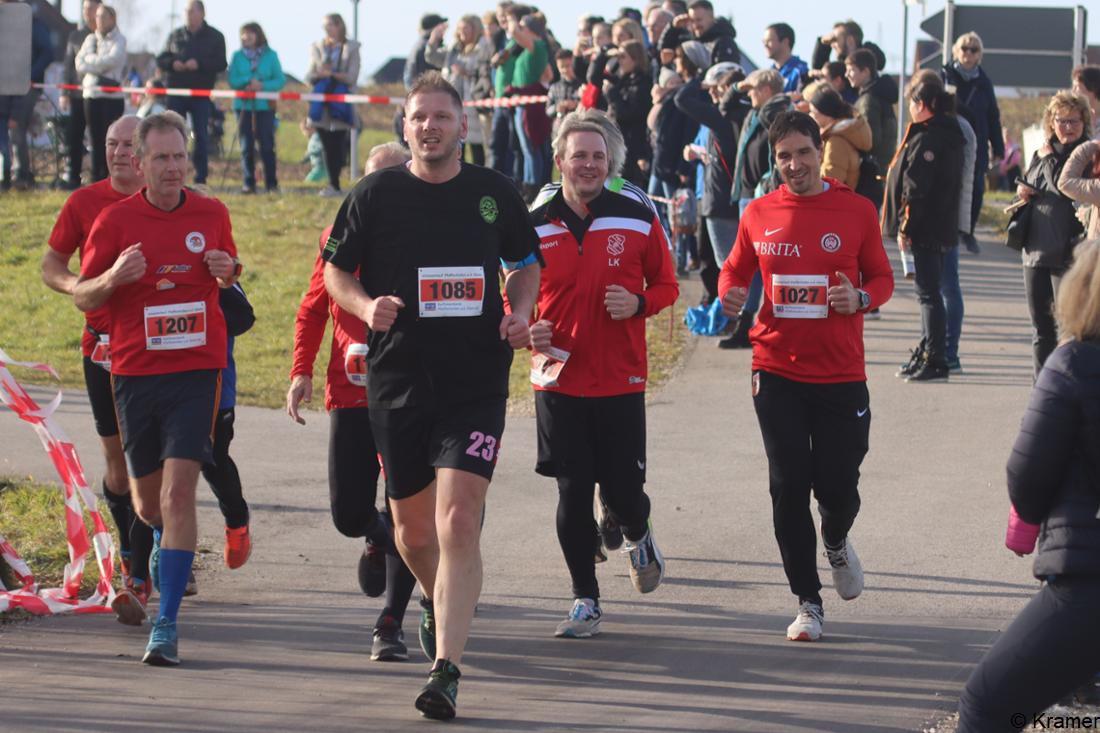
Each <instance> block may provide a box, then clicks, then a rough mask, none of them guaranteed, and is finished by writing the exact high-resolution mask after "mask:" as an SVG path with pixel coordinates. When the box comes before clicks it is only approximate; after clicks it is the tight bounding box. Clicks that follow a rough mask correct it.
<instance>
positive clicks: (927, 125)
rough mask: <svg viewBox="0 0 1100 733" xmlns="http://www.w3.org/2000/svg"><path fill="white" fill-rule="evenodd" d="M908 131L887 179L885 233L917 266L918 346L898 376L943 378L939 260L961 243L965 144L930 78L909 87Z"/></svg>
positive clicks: (947, 99)
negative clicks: (895, 239)
mask: <svg viewBox="0 0 1100 733" xmlns="http://www.w3.org/2000/svg"><path fill="white" fill-rule="evenodd" d="M908 97H909V116H910V119H912V120H913V121H912V123H911V124H910V125H909V129H908V131H906V133H905V140H904V141H903V142H902V144H901V147H900V148H898V152H897V153H896V154H895V155H894V160H893V162H892V163H891V164H890V170H889V171H888V173H887V175H886V201H885V202H884V204H883V207H882V233H883V235H885V236H890V237H897V240H898V247H899V248H900V249H901V250H902V252H910V253H912V256H913V262H914V265H915V267H916V277H915V279H914V284H915V285H916V291H917V300H918V301H919V302H920V310H921V345H920V346H919V347H918V349H917V352H915V353H919V354H922V355H923V358H914V359H913V360H912V361H911V362H910V363H909V364H907V365H906V366H905V367H903V368H902V370H901V372H900V373H899V374H898V376H904V377H906V381H910V382H923V381H929V380H946V379H947V359H946V355H945V351H946V340H947V314H946V311H945V308H944V304H943V296H942V294H941V292H940V285H941V283H942V280H943V260H944V254H945V253H947V252H949V251H950V250H951V248H952V247H955V246H956V245H957V244H958V229H959V227H958V222H959V190H960V187H961V185H962V182H961V180H960V179H961V176H962V164H963V143H964V138H963V134H962V131H961V130H960V129H959V124H958V122H957V121H956V120H955V118H954V98H953V97H952V96H951V95H950V94H948V93H947V92H946V91H945V90H944V87H943V82H942V81H941V80H940V78H939V77H938V76H936V74H935V73H934V72H926V73H920V74H917V75H916V76H915V77H913V81H912V82H911V84H910V88H909V94H908Z"/></svg>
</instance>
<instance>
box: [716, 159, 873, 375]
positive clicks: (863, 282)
mask: <svg viewBox="0 0 1100 733" xmlns="http://www.w3.org/2000/svg"><path fill="white" fill-rule="evenodd" d="M825 182H826V183H827V184H828V186H829V188H828V190H826V191H825V192H824V193H821V194H818V195H817V196H796V195H794V194H792V193H790V192H789V191H788V190H787V187H786V186H781V187H780V188H779V190H778V191H775V192H774V193H771V194H768V195H767V196H764V197H762V198H759V199H756V200H755V201H753V202H752V203H751V204H749V206H748V208H747V209H746V210H745V214H744V216H742V217H741V223H740V225H739V227H738V230H737V241H736V243H735V244H734V247H733V251H732V252H731V253H730V256H729V258H728V259H727V260H726V262H725V263H724V264H723V265H722V273H721V275H719V277H718V294H719V296H725V294H726V293H727V292H728V291H729V289H730V288H733V287H748V285H749V281H750V280H751V279H752V276H753V273H754V272H755V271H756V269H757V267H759V268H760V274H761V275H762V276H763V279H764V301H763V304H762V305H761V306H760V313H759V315H758V316H757V321H756V325H755V326H753V328H752V330H751V331H750V332H749V338H750V339H751V341H752V344H753V350H752V368H753V369H754V370H763V371H766V372H771V373H773V374H778V375H779V376H781V377H786V378H787V379H791V380H794V381H796V382H819V383H832V382H859V381H866V379H867V372H866V367H865V363H864V356H863V314H862V313H861V312H856V313H854V314H852V315H848V316H845V315H841V314H840V313H837V312H836V311H835V310H833V309H832V308H830V307H829V306H828V301H827V299H826V293H827V290H828V288H829V287H831V286H833V285H837V284H839V278H838V277H837V276H836V273H837V272H838V271H839V272H843V273H844V274H845V276H847V278H848V279H849V280H851V281H852V284H853V285H855V286H856V287H857V288H862V289H863V290H866V291H867V293H868V294H869V295H870V296H871V306H870V307H871V308H877V307H879V306H881V305H882V304H883V303H885V302H886V301H887V300H889V299H890V296H891V295H892V294H893V292H894V273H893V270H891V268H890V261H889V260H888V259H887V258H886V250H885V249H884V248H883V246H882V231H881V230H880V229H879V224H878V216H877V214H876V213H875V207H874V205H873V204H872V203H871V202H870V201H868V200H867V199H865V198H864V197H862V196H859V195H858V194H856V193H854V192H853V191H852V190H851V189H850V188H848V187H847V186H845V185H844V184H842V183H840V182H839V181H836V180H834V179H832V178H827V179H825Z"/></svg>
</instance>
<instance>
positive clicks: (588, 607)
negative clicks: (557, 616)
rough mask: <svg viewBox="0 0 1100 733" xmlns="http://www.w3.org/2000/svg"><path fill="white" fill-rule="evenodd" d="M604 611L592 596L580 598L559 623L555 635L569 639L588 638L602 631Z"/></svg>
mask: <svg viewBox="0 0 1100 733" xmlns="http://www.w3.org/2000/svg"><path fill="white" fill-rule="evenodd" d="M601 618H603V611H601V610H600V607H599V606H597V605H596V602H595V601H594V600H592V599H591V598H578V599H577V600H575V601H573V608H572V609H570V611H569V615H568V616H566V617H565V620H564V621H562V622H561V623H560V624H558V628H557V630H555V631H554V636H563V637H566V638H568V639H587V638H589V637H590V636H595V635H596V634H598V633H600V619H601Z"/></svg>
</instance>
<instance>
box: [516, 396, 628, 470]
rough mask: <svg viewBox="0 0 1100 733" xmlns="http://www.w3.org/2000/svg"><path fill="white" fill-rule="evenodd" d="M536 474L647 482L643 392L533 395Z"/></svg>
mask: <svg viewBox="0 0 1100 733" xmlns="http://www.w3.org/2000/svg"><path fill="white" fill-rule="evenodd" d="M535 418H536V423H537V427H538V463H536V464H535V472H536V473H539V474H541V475H543V476H551V477H554V478H570V479H574V480H577V481H581V480H583V481H595V482H597V483H599V484H605V483H606V484H614V485H621V484H624V483H628V484H637V485H639V486H640V485H642V484H644V483H645V460H646V458H645V393H644V392H635V393H632V394H624V395H615V396H613V397H572V396H570V395H564V394H559V393H558V392H550V391H541V390H540V391H536V392H535Z"/></svg>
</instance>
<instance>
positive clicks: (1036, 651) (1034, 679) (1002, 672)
mask: <svg viewBox="0 0 1100 733" xmlns="http://www.w3.org/2000/svg"><path fill="white" fill-rule="evenodd" d="M1025 269H1026V268H1025ZM1098 607H1100V578H1098V577H1077V578H1071V577H1056V578H1055V579H1054V580H1052V581H1051V582H1049V583H1047V584H1045V585H1044V586H1043V587H1042V589H1041V590H1040V591H1039V593H1038V595H1036V596H1035V597H1034V598H1032V599H1031V601H1030V602H1029V603H1028V604H1027V605H1026V606H1025V607H1024V610H1023V611H1021V612H1020V615H1019V616H1017V617H1016V619H1015V620H1014V621H1013V622H1012V623H1011V624H1010V625H1009V627H1008V628H1007V629H1005V631H1004V633H1003V634H1001V636H1000V637H999V638H998V639H997V642H996V643H995V644H994V645H993V647H992V648H991V649H990V650H989V651H988V652H986V655H985V656H984V657H982V661H981V662H979V663H978V666H977V667H976V668H975V669H974V671H973V672H972V673H971V675H970V679H969V680H967V682H966V689H965V690H963V694H962V699H961V700H959V727H958V733H1001V731H1005V732H1006V733H1007V731H1018V730H1020V728H1021V727H1022V726H1021V725H1014V722H1015V723H1019V721H1020V720H1025V721H1026V722H1031V720H1032V717H1033V716H1034V715H1037V714H1039V713H1041V712H1042V711H1044V710H1046V709H1047V708H1048V707H1050V706H1051V705H1053V704H1054V703H1055V702H1057V701H1058V700H1059V699H1060V698H1061V697H1062V696H1063V695H1066V694H1067V693H1069V692H1072V691H1073V690H1074V689H1075V688H1077V687H1079V686H1080V685H1082V684H1084V683H1085V682H1088V681H1089V678H1090V677H1091V676H1092V675H1094V674H1096V672H1097V671H1100V636H1098V635H1097V633H1096V609H1097V608H1098ZM1014 716H1017V717H1016V718H1015V720H1014V719H1013V717H1014ZM1019 716H1023V717H1019Z"/></svg>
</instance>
